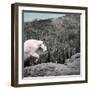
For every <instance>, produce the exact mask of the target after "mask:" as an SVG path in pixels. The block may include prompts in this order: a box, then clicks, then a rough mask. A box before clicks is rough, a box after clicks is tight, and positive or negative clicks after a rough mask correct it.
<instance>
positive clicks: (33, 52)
mask: <svg viewBox="0 0 90 90" xmlns="http://www.w3.org/2000/svg"><path fill="white" fill-rule="evenodd" d="M39 47H40V48H42V50H43V51H42V52H41V53H43V52H45V51H46V50H47V47H46V46H45V45H44V44H43V41H41V40H35V39H29V40H27V41H25V42H24V60H27V59H28V58H30V56H33V57H35V58H36V61H38V59H39V56H40V53H39V52H37V50H38V48H39Z"/></svg>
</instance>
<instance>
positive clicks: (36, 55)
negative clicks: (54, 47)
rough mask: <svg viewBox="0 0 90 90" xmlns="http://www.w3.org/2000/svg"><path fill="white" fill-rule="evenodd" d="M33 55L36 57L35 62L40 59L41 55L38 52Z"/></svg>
mask: <svg viewBox="0 0 90 90" xmlns="http://www.w3.org/2000/svg"><path fill="white" fill-rule="evenodd" d="M32 56H33V57H36V60H35V62H37V61H38V59H39V55H38V54H37V53H33V55H32Z"/></svg>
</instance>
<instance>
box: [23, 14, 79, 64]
mask: <svg viewBox="0 0 90 90" xmlns="http://www.w3.org/2000/svg"><path fill="white" fill-rule="evenodd" d="M28 39H37V40H42V41H44V43H45V45H46V46H47V47H48V52H47V53H45V54H43V55H41V56H40V59H39V61H38V64H40V63H48V62H53V63H60V64H64V63H65V60H66V59H68V58H71V56H72V55H74V54H76V53H80V15H79V14H66V15H65V16H63V17H58V18H50V19H45V20H34V21H32V22H24V41H26V40H28ZM32 64H35V63H32V62H31V65H32Z"/></svg>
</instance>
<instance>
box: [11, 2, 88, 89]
mask: <svg viewBox="0 0 90 90" xmlns="http://www.w3.org/2000/svg"><path fill="white" fill-rule="evenodd" d="M19 6H28V7H31V6H32V7H45V8H63V9H74V10H76V9H77V10H85V26H86V28H85V30H86V33H85V36H86V37H85V39H86V40H85V46H86V47H85V52H86V55H85V61H86V62H85V71H86V72H85V80H80V81H65V82H47V83H35V84H18V66H19V64H18V7H19ZM87 20H88V8H87V7H81V6H78V7H77V6H62V5H45V4H32V3H15V4H12V5H11V86H14V87H22V86H24V87H25V86H41V85H60V84H74V83H87V82H88V60H87V57H88V53H87V52H88V38H87V37H88V36H87V35H88V30H87V27H88V21H87Z"/></svg>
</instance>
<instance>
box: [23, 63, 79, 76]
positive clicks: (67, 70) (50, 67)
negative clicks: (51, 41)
mask: <svg viewBox="0 0 90 90" xmlns="http://www.w3.org/2000/svg"><path fill="white" fill-rule="evenodd" d="M77 74H80V71H79V70H78V69H73V68H72V67H69V65H64V64H56V63H42V64H38V65H35V66H30V67H25V68H24V77H44V76H63V75H77Z"/></svg>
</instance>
